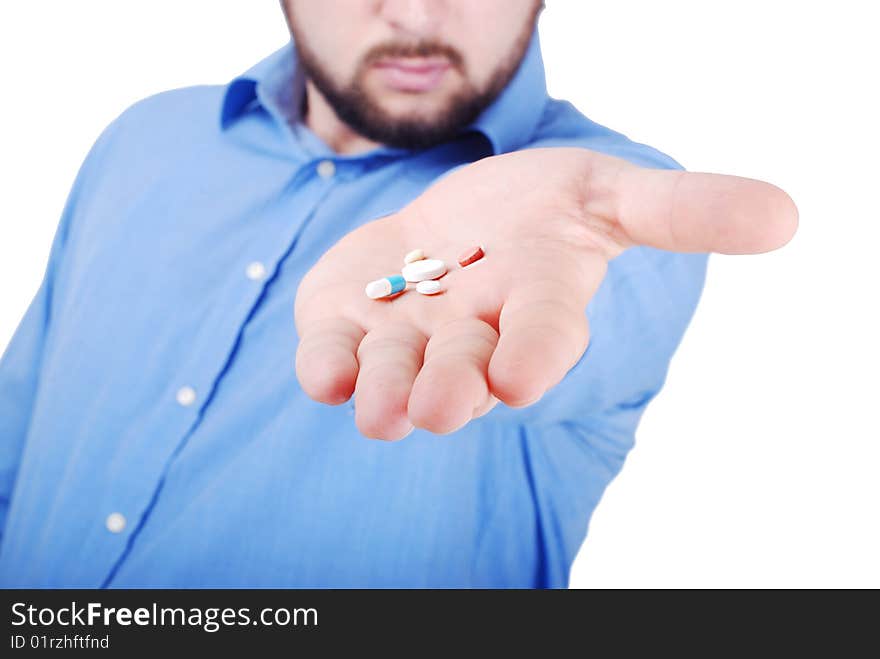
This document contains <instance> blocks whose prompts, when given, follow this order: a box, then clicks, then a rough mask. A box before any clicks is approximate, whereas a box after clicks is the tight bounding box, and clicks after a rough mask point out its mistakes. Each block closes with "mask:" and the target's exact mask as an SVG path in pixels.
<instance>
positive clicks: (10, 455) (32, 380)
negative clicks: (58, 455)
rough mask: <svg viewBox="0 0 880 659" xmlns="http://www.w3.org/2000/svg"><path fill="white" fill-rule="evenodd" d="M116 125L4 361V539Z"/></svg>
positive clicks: (70, 208)
mask: <svg viewBox="0 0 880 659" xmlns="http://www.w3.org/2000/svg"><path fill="white" fill-rule="evenodd" d="M114 127H115V123H114V124H111V125H110V126H108V128H107V129H106V130H105V131H104V132H103V133H102V134H101V136H100V137H99V138H98V140H97V141H96V142H95V145H94V146H93V147H92V149H91V150H90V152H89V154H88V156H87V157H86V159H85V161H84V162H83V164H82V166H81V167H80V170H79V172H78V174H77V177H76V179H75V181H74V184H73V187H72V189H71V191H70V193H69V195H68V198H67V202H66V203H65V206H64V210H63V212H62V215H61V219H60V220H59V222H58V225H57V228H56V230H55V236H54V238H53V240H52V244H51V248H50V250H49V258H48V263H47V265H46V269H45V272H44V275H43V280H42V283H41V284H40V287H39V288H38V289H37V292H36V294H35V295H34V297H33V298H32V300H31V302H30V305H29V306H28V308H27V310H26V312H25V314H24V316H23V318H22V319H21V321H20V322H19V325H18V327H17V328H16V330H15V333H14V334H13V335H12V339H11V340H10V341H9V343H8V344H7V346H6V349H5V350H4V352H3V356H2V357H0V539H2V534H3V529H4V528H5V525H6V514H7V511H8V510H9V502H10V499H11V497H12V491H13V488H14V486H15V479H16V474H17V473H18V466H19V463H20V461H21V456H22V451H23V449H24V445H25V439H26V437H27V434H28V428H29V427H30V420H31V416H32V412H33V409H34V405H35V403H36V401H37V400H38V398H39V390H40V370H41V366H42V362H43V355H44V353H45V351H46V348H47V344H48V343H49V340H50V338H49V337H50V334H51V330H52V317H53V309H55V308H56V307H57V297H58V288H59V285H60V283H61V279H62V277H63V275H62V272H63V269H64V263H65V261H66V260H67V258H68V251H69V243H70V240H71V234H72V232H73V231H74V230H75V229H74V227H75V225H76V221H75V217H76V216H77V215H78V214H79V211H80V209H81V207H82V205H83V203H82V202H83V199H84V197H85V196H86V195H87V191H88V188H89V187H90V184H91V182H92V180H93V178H94V174H93V172H95V171H96V170H97V168H98V165H99V161H100V160H101V158H102V156H103V153H104V151H105V148H106V143H107V141H108V140H109V136H110V134H111V133H112V132H113V130H112V129H113V128H114Z"/></svg>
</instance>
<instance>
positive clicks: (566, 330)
mask: <svg viewBox="0 0 880 659" xmlns="http://www.w3.org/2000/svg"><path fill="white" fill-rule="evenodd" d="M796 224H797V211H796V209H795V207H794V204H793V203H792V202H791V200H790V199H789V197H788V196H787V195H786V194H785V193H784V192H782V191H781V190H779V189H778V188H776V187H774V186H772V185H770V184H767V183H763V182H760V181H754V180H750V179H742V178H737V177H729V176H721V175H715V174H691V173H684V172H677V171H665V170H651V169H643V168H639V167H636V166H634V165H631V164H629V163H627V162H626V161H623V160H620V159H617V158H612V157H609V156H604V155H600V154H598V153H595V152H591V151H587V150H585V149H578V148H552V149H532V150H527V151H519V152H516V153H511V154H506V155H502V156H496V157H492V158H486V159H484V160H481V161H479V162H477V163H474V164H472V165H469V166H467V167H464V168H462V169H460V170H458V171H456V172H454V173H452V174H451V175H449V176H447V177H445V178H444V179H442V180H441V181H440V182H439V183H437V184H436V185H434V186H433V187H431V188H430V189H428V190H427V191H426V192H425V193H424V194H422V195H421V196H420V197H419V198H418V199H416V200H415V201H414V202H412V203H411V204H410V205H409V206H407V207H406V208H404V209H403V210H401V211H400V212H398V213H395V214H394V215H390V216H387V217H384V218H382V219H380V220H376V221H374V222H370V223H368V224H366V225H364V226H362V227H360V228H358V229H356V230H355V231H352V232H351V233H349V234H348V235H346V236H345V237H344V238H342V239H341V240H340V241H339V242H338V243H337V244H336V245H334V246H333V247H332V248H331V249H330V250H329V251H328V252H327V253H326V254H324V255H323V256H322V257H321V259H320V260H319V261H318V263H317V264H316V265H315V266H314V267H313V268H312V269H311V270H310V271H309V272H308V273H307V275H306V276H305V277H304V278H303V281H302V283H301V284H300V287H299V290H298V292H297V297H296V308H295V314H296V326H297V330H298V332H299V335H300V344H299V348H298V350H297V362H296V372H297V376H298V378H299V380H300V383H301V385H302V387H303V389H304V390H305V392H306V393H307V394H308V395H309V396H311V397H312V398H314V399H315V400H318V401H320V402H324V403H329V404H339V403H342V402H345V401H346V400H348V399H349V398H350V397H351V396H352V394H353V395H354V396H355V422H356V424H357V426H358V428H359V429H360V431H361V432H362V433H363V434H364V435H366V436H368V437H375V438H381V439H399V438H401V437H403V436H405V435H406V434H407V433H408V432H409V431H410V430H411V429H412V428H413V427H420V428H425V429H427V430H430V431H432V432H436V433H447V432H451V431H453V430H456V429H458V428H460V427H461V426H463V425H464V424H466V423H467V422H468V421H470V420H471V419H473V418H476V417H478V416H480V415H482V414H485V413H486V412H487V411H489V410H490V409H491V408H492V407H493V405H494V404H496V403H497V402H498V400H501V401H503V402H504V403H506V404H508V405H511V406H522V405H528V404H530V403H532V402H535V401H536V400H538V399H539V398H540V397H541V396H542V395H543V393H544V392H545V391H547V389H549V388H550V387H552V386H554V385H555V384H556V383H558V382H559V381H560V380H561V379H562V378H563V377H564V376H565V374H566V372H567V371H568V370H569V369H570V368H571V367H572V366H573V365H574V364H575V363H576V362H577V360H578V359H579V358H580V356H581V355H582V354H583V352H584V350H586V347H587V344H588V340H589V331H588V327H587V320H586V314H585V309H586V306H587V303H588V302H589V300H590V298H591V297H592V295H593V294H594V293H595V291H596V289H597V288H598V286H599V284H600V283H601V281H602V278H603V277H604V275H605V271H606V267H607V262H608V261H609V260H610V259H611V258H613V257H614V256H616V255H617V254H619V253H620V252H621V251H622V250H624V249H626V248H628V247H630V246H633V245H635V244H646V245H650V246H653V247H658V248H660V249H668V250H672V251H700V252H704V251H718V252H724V253H753V252H761V251H767V250H769V249H774V248H776V247H779V246H781V245H782V244H784V243H785V242H787V240H788V239H789V238H790V237H791V235H792V234H793V233H794V230H795V227H796ZM474 245H482V246H483V247H484V249H485V252H486V256H485V258H484V259H482V260H481V261H479V262H477V263H475V264H473V265H471V266H469V267H467V268H460V267H458V266H457V264H456V258H457V256H458V255H459V254H460V253H461V252H462V251H463V250H465V249H467V248H469V247H471V246H474ZM415 248H421V249H423V250H424V251H425V253H426V254H427V255H428V256H429V257H430V258H438V259H442V260H444V261H446V263H447V265H448V266H449V272H448V273H447V274H446V275H445V276H444V277H443V278H442V280H441V281H442V283H443V286H444V292H443V293H442V294H440V295H434V296H424V295H420V294H418V293H416V292H415V291H414V290H413V288H414V285H412V284H410V285H409V286H408V290H406V291H405V292H403V293H402V294H399V295H396V296H394V297H391V298H386V299H381V300H371V299H369V298H368V297H367V296H366V295H365V294H364V286H365V284H366V283H367V282H368V281H371V280H373V279H378V278H381V277H385V276H388V275H392V274H398V273H399V271H400V268H401V267H402V265H403V263H402V259H403V255H404V254H405V253H407V252H408V251H410V250H412V249H415Z"/></svg>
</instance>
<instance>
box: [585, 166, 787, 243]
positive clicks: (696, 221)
mask: <svg viewBox="0 0 880 659" xmlns="http://www.w3.org/2000/svg"><path fill="white" fill-rule="evenodd" d="M588 169H589V172H590V173H589V175H588V176H587V177H585V185H586V188H585V199H586V205H585V210H586V211H587V214H588V215H589V216H590V217H591V218H599V219H602V220H604V221H606V222H610V223H617V224H618V225H619V226H620V227H621V228H622V229H623V232H624V233H625V234H626V236H627V237H628V238H629V241H630V242H632V243H636V244H642V245H648V246H650V247H656V248H659V249H665V250H670V251H675V252H720V253H723V254H757V253H760V252H767V251H770V250H773V249H777V248H779V247H782V246H783V245H784V244H785V243H787V242H788V241H789V240H791V238H792V236H793V235H794V233H795V231H796V230H797V224H798V210H797V206H795V204H794V201H792V199H791V197H789V196H788V194H786V193H785V192H784V191H783V190H781V189H780V188H778V187H776V186H775V185H772V184H770V183H765V182H764V181H756V180H754V179H748V178H741V177H738V176H725V175H721V174H703V173H693V172H682V171H674V170H663V169H648V168H644V167H638V166H635V165H633V164H631V163H629V162H627V161H625V160H621V159H619V158H613V157H611V156H606V155H603V154H599V153H594V152H593V153H591V163H590V166H589V168H588Z"/></svg>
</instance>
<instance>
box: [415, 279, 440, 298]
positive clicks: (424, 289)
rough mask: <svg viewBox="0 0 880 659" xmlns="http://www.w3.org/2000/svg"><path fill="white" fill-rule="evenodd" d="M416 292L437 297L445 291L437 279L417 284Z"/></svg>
mask: <svg viewBox="0 0 880 659" xmlns="http://www.w3.org/2000/svg"><path fill="white" fill-rule="evenodd" d="M416 290H417V291H418V292H419V293H421V294H422V295H436V294H437V293H439V292H440V291H442V290H443V285H442V284H441V283H440V282H439V281H437V280H436V279H426V280H425V281H420V282H419V283H418V284H416Z"/></svg>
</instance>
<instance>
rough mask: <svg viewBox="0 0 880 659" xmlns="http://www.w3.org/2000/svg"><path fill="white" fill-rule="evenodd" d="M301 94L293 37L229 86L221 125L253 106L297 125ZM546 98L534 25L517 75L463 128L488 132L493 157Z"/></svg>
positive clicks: (521, 141) (530, 129) (528, 124)
mask: <svg viewBox="0 0 880 659" xmlns="http://www.w3.org/2000/svg"><path fill="white" fill-rule="evenodd" d="M303 92H304V78H303V73H302V70H301V68H300V67H299V66H297V59H296V49H295V48H294V46H293V42H292V41H291V42H289V43H287V44H286V45H285V46H284V47H282V48H280V49H279V50H277V51H275V52H274V53H272V54H271V55H269V57H267V58H266V59H264V60H262V61H261V62H258V63H257V64H256V65H255V66H253V67H252V68H251V69H249V70H248V71H246V72H245V73H243V74H242V75H240V76H238V77H237V78H235V79H234V80H232V81H231V82H230V83H229V84H228V85H227V87H226V91H225V94H224V97H223V104H222V110H221V116H220V123H221V127H222V128H223V129H226V128H227V127H228V126H230V125H231V124H233V123H234V122H235V121H236V119H238V118H239V117H241V116H242V115H243V114H244V113H245V112H247V111H248V110H249V109H251V108H253V107H254V105H255V104H259V105H260V106H262V107H263V108H264V109H265V110H266V111H267V112H269V114H271V115H272V116H273V117H274V118H275V119H276V120H278V121H281V122H283V123H295V122H296V121H297V120H298V119H299V112H300V108H301V105H302V94H303ZM546 100H547V87H546V80H545V77H544V63H543V59H542V57H541V45H540V40H539V37H538V30H537V27H536V28H535V30H534V32H533V33H532V37H531V40H530V42H529V46H528V50H527V51H526V54H525V56H524V57H523V59H522V62H521V63H520V66H519V68H518V69H517V72H516V73H515V74H514V76H513V78H512V79H511V80H510V82H509V83H508V84H507V86H506V87H505V88H504V90H503V91H502V92H501V94H499V95H498V98H496V99H495V101H494V102H493V103H492V104H491V105H490V106H489V107H488V108H486V109H485V110H484V111H483V112H482V114H480V116H479V117H477V119H476V120H474V122H473V123H471V124H470V126H468V127H467V128H466V129H465V130H471V131H478V132H480V133H482V134H483V135H485V137H486V138H487V139H488V141H489V143H490V145H491V147H492V152H493V154H495V155H497V154H501V153H506V152H508V151H514V150H516V149H517V148H519V147H521V146H523V145H525V144H526V143H527V142H528V141H529V139H530V138H531V136H532V135H533V134H534V132H535V129H536V128H537V126H538V122H539V121H540V119H541V114H542V113H543V110H544V105H545V103H546Z"/></svg>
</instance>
